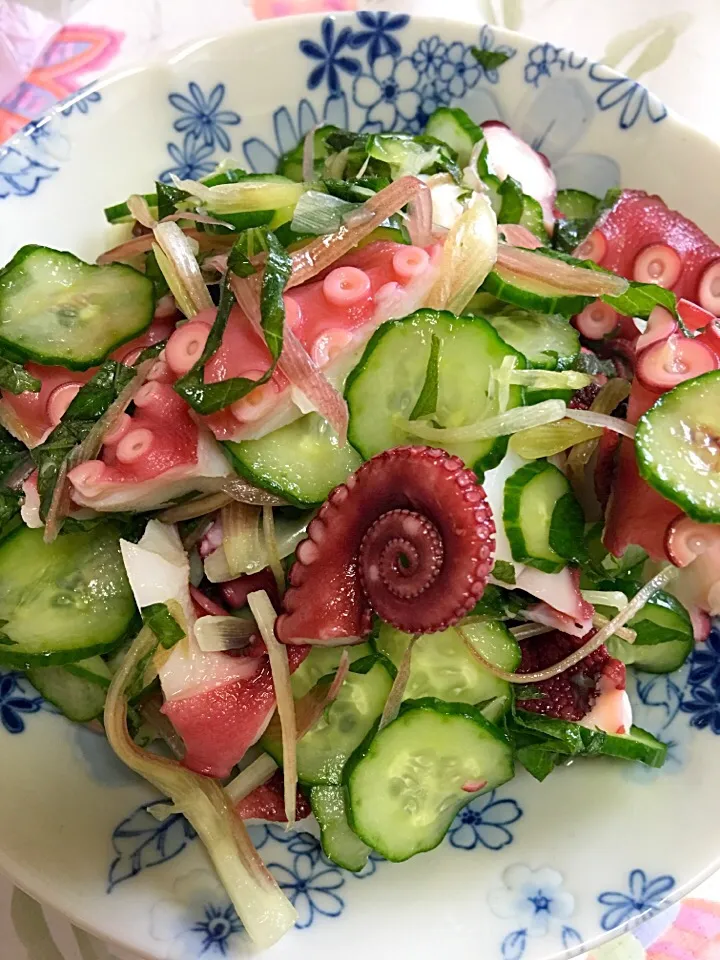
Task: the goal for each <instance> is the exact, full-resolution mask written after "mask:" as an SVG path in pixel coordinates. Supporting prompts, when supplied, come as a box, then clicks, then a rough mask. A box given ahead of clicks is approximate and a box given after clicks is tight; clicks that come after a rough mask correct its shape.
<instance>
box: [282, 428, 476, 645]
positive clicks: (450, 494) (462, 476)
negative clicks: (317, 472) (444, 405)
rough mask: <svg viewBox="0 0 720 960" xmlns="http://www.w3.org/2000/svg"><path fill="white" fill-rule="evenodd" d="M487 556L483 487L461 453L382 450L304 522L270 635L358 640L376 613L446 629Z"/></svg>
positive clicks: (409, 626)
mask: <svg viewBox="0 0 720 960" xmlns="http://www.w3.org/2000/svg"><path fill="white" fill-rule="evenodd" d="M494 552H495V524H494V523H493V519H492V513H491V510H490V506H489V504H488V502H487V500H486V497H485V491H484V490H483V488H482V487H481V486H480V485H479V484H478V482H477V477H476V476H475V474H474V473H473V472H472V471H471V470H468V469H466V468H465V466H464V464H463V462H462V461H461V460H460V459H459V458H458V457H454V456H451V455H450V454H448V453H446V452H445V451H444V450H436V449H433V448H430V447H421V446H414V447H398V448H396V449H394V450H387V451H385V452H384V453H381V454H378V455H377V456H376V457H373V458H372V459H371V460H369V461H368V462H367V463H365V464H363V466H362V467H360V469H359V470H357V471H356V473H354V474H353V475H352V476H351V477H349V478H348V480H347V481H346V482H345V483H343V484H340V486H338V487H336V488H335V490H333V492H332V493H331V494H330V496H329V497H328V500H327V502H326V503H325V504H324V505H323V507H322V508H321V510H320V512H319V513H318V515H317V517H316V518H315V519H314V520H313V521H312V522H311V523H310V525H309V527H308V536H307V538H306V539H305V540H304V541H303V542H302V543H301V544H300V545H299V546H298V548H297V552H296V558H297V559H296V561H295V564H294V565H293V567H292V570H291V572H290V588H289V589H288V591H287V593H286V594H285V597H284V600H283V610H284V612H283V614H282V615H281V616H280V617H279V618H278V621H277V628H276V629H277V635H278V637H279V639H280V640H282V641H283V642H285V643H300V642H307V640H308V639H309V640H310V641H311V642H316V643H333V642H341V641H343V640H345V641H347V640H348V639H357V640H359V639H361V638H362V637H363V636H365V635H366V634H367V633H368V632H369V630H370V626H371V618H372V613H373V612H374V613H376V614H377V615H378V616H380V617H381V618H382V619H383V620H385V621H386V622H387V623H390V624H392V625H393V626H395V627H397V628H398V629H399V630H403V631H405V632H407V633H432V632H434V631H437V630H444V629H446V628H447V627H449V626H451V625H452V624H454V623H457V622H458V621H459V620H460V619H462V617H464V616H465V615H466V614H467V613H468V611H469V610H470V609H472V607H473V606H474V605H475V603H476V602H477V600H478V599H479V598H480V597H481V596H482V594H483V591H484V589H485V585H486V583H487V579H488V575H489V573H490V569H491V567H492V563H493V557H494Z"/></svg>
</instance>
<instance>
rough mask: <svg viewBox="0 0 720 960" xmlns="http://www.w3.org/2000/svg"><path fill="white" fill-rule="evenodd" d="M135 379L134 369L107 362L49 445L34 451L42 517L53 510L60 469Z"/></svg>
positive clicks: (72, 406)
mask: <svg viewBox="0 0 720 960" xmlns="http://www.w3.org/2000/svg"><path fill="white" fill-rule="evenodd" d="M134 376H135V370H133V368H132V367H126V366H125V365H124V364H122V363H119V362H118V361H117V360H106V361H105V363H103V365H102V366H101V367H100V369H99V370H98V372H97V373H96V374H95V376H94V377H93V378H92V380H89V381H88V382H87V383H86V384H84V385H83V386H82V387H81V388H80V390H79V392H78V394H77V396H76V397H75V398H74V399H73V401H72V403H71V404H70V406H69V407H68V408H67V410H66V411H65V413H64V415H63V418H62V420H61V421H60V423H59V424H58V425H57V427H55V429H54V430H53V432H52V433H51V434H50V436H49V437H48V438H47V440H46V441H45V443H42V444H40V446H38V447H35V448H34V449H33V450H31V451H30V456H31V457H32V460H33V463H34V464H35V466H36V467H37V471H38V494H39V495H40V516H41V517H42V518H43V520H44V519H45V518H46V516H47V511H48V510H49V508H50V502H51V500H52V496H53V491H54V490H55V484H56V483H57V480H58V477H59V475H60V469H61V467H62V465H63V463H64V461H65V460H66V459H67V457H68V456H69V454H70V452H71V451H72V450H73V448H74V447H76V446H77V445H78V444H79V443H82V441H83V440H84V439H85V438H86V437H87V435H88V434H89V433H90V431H91V429H92V428H93V426H94V425H95V423H96V422H97V421H98V420H99V419H100V417H101V416H102V415H103V414H104V413H105V411H106V410H107V409H108V407H109V406H110V404H111V403H113V401H114V400H116V399H117V397H118V395H119V394H120V392H121V391H122V390H123V389H124V388H125V387H126V386H127V384H128V383H129V382H130V381H131V380H132V378H133V377H134Z"/></svg>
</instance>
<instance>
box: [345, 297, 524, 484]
mask: <svg viewBox="0 0 720 960" xmlns="http://www.w3.org/2000/svg"><path fill="white" fill-rule="evenodd" d="M433 334H434V335H435V336H437V337H438V339H439V340H440V360H439V368H438V402H437V411H436V415H435V417H434V419H435V420H436V421H437V422H438V423H440V424H441V425H442V426H444V427H458V426H462V425H465V424H472V423H477V422H478V421H481V420H483V419H485V418H486V417H491V416H493V415H495V414H497V413H498V412H499V410H500V408H499V400H498V392H497V391H495V395H494V396H493V398H492V399H491V398H490V397H489V395H488V386H489V384H490V379H491V375H492V373H493V371H495V370H497V369H499V367H500V366H501V364H502V361H503V360H504V358H505V357H510V356H512V357H515V359H516V364H517V367H518V368H523V367H525V365H526V364H525V358H524V357H523V356H522V355H521V354H519V353H517V351H515V350H513V349H512V347H509V346H508V345H507V344H506V343H505V342H504V341H503V340H501V339H500V337H499V336H498V335H497V333H496V332H495V330H494V329H493V328H492V326H491V325H490V324H489V323H488V322H487V321H486V320H483V319H482V318H480V317H477V318H468V317H455V316H453V315H452V314H451V313H446V312H444V311H438V310H419V311H418V312H417V313H414V314H412V315H411V316H409V317H405V318H404V319H403V320H391V321H389V322H387V323H384V324H382V326H381V327H379V328H378V329H377V330H376V331H375V333H374V334H373V336H372V339H371V340H370V342H369V343H368V345H367V347H366V348H365V352H364V354H363V356H362V359H361V360H360V362H359V363H358V365H357V366H356V367H355V369H354V370H353V371H352V372H351V374H350V376H349V377H348V381H347V385H346V388H345V396H346V399H347V402H348V407H349V409H350V426H349V430H348V437H349V439H350V442H351V443H352V444H353V445H354V446H355V448H356V449H357V450H359V451H360V453H361V454H362V456H363V457H365V459H369V458H370V457H372V456H374V455H375V454H376V453H380V451H382V450H389V449H390V448H391V447H397V446H402V445H403V444H407V443H412V442H413V437H412V434H408V433H406V432H405V431H404V430H402V429H400V427H399V426H398V425H397V424H396V422H395V417H396V416H399V417H401V418H402V417H405V418H407V417H409V416H410V414H411V412H412V410H413V407H414V406H415V403H416V401H417V399H418V397H419V396H420V392H421V390H422V388H423V384H424V382H425V373H426V370H427V366H428V358H429V356H430V347H431V343H432V337H433ZM521 403H522V389H521V388H520V387H514V386H513V387H510V390H509V398H508V408H510V407H517V406H519V405H520V404H521ZM419 442H421V443H422V442H424V441H419ZM437 446H443V447H444V448H445V449H446V450H448V451H449V452H450V453H455V454H457V455H458V456H459V457H461V458H462V459H463V460H464V461H465V463H467V464H468V466H472V467H474V468H475V469H476V470H487V469H490V468H491V467H494V466H497V464H498V463H499V462H500V460H502V458H503V456H504V455H505V451H506V449H507V437H497V438H494V439H489V440H477V441H472V442H463V443H450V442H448V443H445V444H442V443H438V444H437Z"/></svg>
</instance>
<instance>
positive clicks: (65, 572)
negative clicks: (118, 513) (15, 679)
mask: <svg viewBox="0 0 720 960" xmlns="http://www.w3.org/2000/svg"><path fill="white" fill-rule="evenodd" d="M120 536H121V531H120V529H119V528H118V527H116V526H115V525H114V524H112V523H107V524H100V525H98V526H97V527H94V528H93V529H92V530H89V531H87V532H84V533H64V534H62V535H61V536H60V537H58V538H57V539H56V540H54V541H53V542H52V543H49V544H48V543H45V542H44V541H43V531H42V529H30V528H28V527H22V528H21V529H20V530H18V531H16V532H15V533H13V534H11V535H10V536H9V537H7V538H6V539H5V540H3V541H2V542H1V543H0V619H1V620H4V621H5V623H4V626H3V627H2V632H3V633H4V634H5V635H6V638H7V640H9V641H10V643H8V642H7V640H6V641H5V642H4V643H2V644H0V663H5V664H10V665H11V666H17V667H20V668H21V669H27V668H30V667H41V666H56V665H59V664H64V663H72V662H75V661H78V660H85V659H87V658H88V657H90V656H93V655H94V654H97V653H104V652H106V651H109V650H112V649H113V648H114V647H116V646H118V645H120V644H121V643H122V641H123V639H124V638H125V637H126V636H127V635H128V632H129V630H130V629H132V627H133V625H134V623H135V616H136V609H135V601H134V600H133V595H132V591H131V590H130V584H129V583H128V580H127V576H126V574H125V567H124V564H123V561H122V556H121V554H120V545H119V541H120Z"/></svg>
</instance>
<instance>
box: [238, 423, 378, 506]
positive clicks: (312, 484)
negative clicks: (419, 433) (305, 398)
mask: <svg viewBox="0 0 720 960" xmlns="http://www.w3.org/2000/svg"><path fill="white" fill-rule="evenodd" d="M225 448H226V450H227V451H228V453H229V454H230V459H231V460H232V462H233V465H234V467H235V469H236V470H237V471H238V473H241V474H242V475H243V476H244V477H247V478H248V480H250V481H252V483H254V484H256V485H257V486H258V487H262V488H263V489H265V490H270V491H271V492H272V493H275V494H277V495H278V496H279V497H282V498H283V500H287V501H288V503H292V504H293V505H294V506H296V507H314V506H318V505H319V504H321V503H323V501H324V500H325V499H326V498H327V495H328V494H329V493H330V491H331V490H332V489H333V488H334V487H336V486H337V485H338V484H339V483H342V482H343V480H346V479H347V478H348V477H349V476H350V474H351V473H353V472H354V471H355V470H357V468H358V467H359V466H360V464H361V463H362V461H361V459H360V457H359V456H358V455H357V453H356V452H355V450H353V448H352V447H351V446H350V444H345V446H344V447H341V446H340V444H339V443H338V440H337V437H336V436H335V434H334V433H333V431H332V428H331V427H330V426H329V425H328V424H327V423H326V421H325V420H323V419H322V418H321V417H319V416H318V415H317V414H316V413H308V414H307V415H306V416H304V417H301V418H300V419H299V420H295V421H294V422H293V423H289V424H288V425H287V426H285V427H281V428H280V429H279V430H274V431H273V432H272V433H269V434H267V436H264V437H261V438H260V439H259V440H244V441H242V443H234V442H232V441H228V442H227V443H225Z"/></svg>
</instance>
